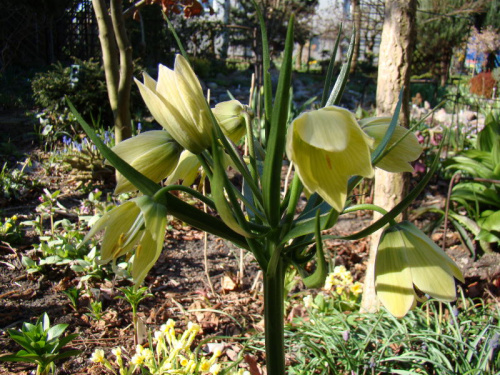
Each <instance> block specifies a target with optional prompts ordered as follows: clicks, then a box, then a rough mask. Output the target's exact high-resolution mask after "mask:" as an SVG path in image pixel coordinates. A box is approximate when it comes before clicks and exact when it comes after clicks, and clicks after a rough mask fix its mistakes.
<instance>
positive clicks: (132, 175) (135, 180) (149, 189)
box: [66, 98, 160, 196]
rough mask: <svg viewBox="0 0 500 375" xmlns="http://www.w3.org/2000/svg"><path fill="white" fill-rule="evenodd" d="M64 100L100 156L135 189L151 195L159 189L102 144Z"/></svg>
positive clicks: (72, 107) (71, 105) (71, 106)
mask: <svg viewBox="0 0 500 375" xmlns="http://www.w3.org/2000/svg"><path fill="white" fill-rule="evenodd" d="M66 102H67V103H68V106H69V108H70V110H71V112H72V113H73V115H74V116H75V118H76V120H77V121H78V123H79V124H80V125H81V126H82V128H83V129H84V130H85V133H87V135H88V136H89V138H90V139H91V140H92V142H94V144H95V145H96V147H97V148H98V149H99V151H100V152H101V154H102V156H104V157H105V158H106V159H107V160H108V161H109V162H110V163H111V165H113V167H115V168H116V169H117V170H118V172H120V173H121V174H122V175H123V176H125V178H126V179H128V180H129V181H130V182H131V183H132V184H133V185H134V186H135V187H136V188H137V189H139V190H140V191H141V192H142V193H143V194H145V195H150V196H153V195H154V194H155V193H156V192H157V191H158V190H159V189H160V186H159V185H158V184H156V183H155V182H153V181H151V180H150V179H149V178H147V177H146V176H144V175H143V174H142V173H141V172H139V171H138V170H136V169H135V168H134V167H132V166H131V165H130V164H128V163H127V162H125V161H124V160H123V159H122V158H121V157H119V156H118V155H116V154H115V153H114V152H113V151H112V150H111V149H110V148H109V147H108V146H106V145H105V144H104V142H103V141H102V140H101V139H100V138H99V137H98V136H97V134H96V133H95V132H94V130H93V129H92V128H91V127H90V125H89V124H87V122H86V121H85V120H84V119H83V118H82V116H80V114H79V113H78V111H77V110H76V109H75V107H74V106H73V103H71V101H70V100H69V99H68V98H66Z"/></svg>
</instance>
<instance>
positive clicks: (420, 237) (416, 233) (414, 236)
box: [399, 221, 465, 282]
mask: <svg viewBox="0 0 500 375" xmlns="http://www.w3.org/2000/svg"><path fill="white" fill-rule="evenodd" d="M399 227H401V228H403V229H404V231H405V234H406V236H407V237H408V238H409V239H410V240H411V241H414V243H417V241H421V242H418V243H419V245H420V246H426V247H427V248H428V251H427V253H429V254H430V253H433V254H434V255H431V256H433V257H434V256H436V257H437V259H439V263H440V264H446V265H447V266H448V270H449V274H450V275H452V276H454V277H455V278H456V279H457V280H460V281H461V282H465V279H464V276H463V274H462V271H460V269H459V268H458V266H457V264H456V263H455V262H454V261H453V260H452V259H451V258H450V257H449V256H448V255H447V254H446V253H445V252H444V251H443V250H442V249H441V248H440V247H439V246H438V245H436V244H435V243H434V241H432V240H431V239H430V238H429V237H428V236H427V235H425V233H424V232H422V231H421V230H420V229H418V228H417V227H416V226H415V225H413V224H412V223H410V222H409V221H403V222H402V223H400V224H399Z"/></svg>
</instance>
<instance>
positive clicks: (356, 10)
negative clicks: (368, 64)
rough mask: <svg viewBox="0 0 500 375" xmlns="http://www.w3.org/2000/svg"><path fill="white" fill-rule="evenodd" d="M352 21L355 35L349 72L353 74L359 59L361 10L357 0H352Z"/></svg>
mask: <svg viewBox="0 0 500 375" xmlns="http://www.w3.org/2000/svg"><path fill="white" fill-rule="evenodd" d="M352 21H353V24H354V28H355V30H354V32H355V36H354V51H353V54H352V62H351V69H350V74H353V73H354V72H355V71H356V67H357V66H358V59H359V43H360V41H361V10H360V7H359V0H352Z"/></svg>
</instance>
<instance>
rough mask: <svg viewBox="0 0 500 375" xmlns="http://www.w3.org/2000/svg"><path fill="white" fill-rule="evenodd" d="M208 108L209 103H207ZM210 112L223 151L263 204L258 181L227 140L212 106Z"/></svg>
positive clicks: (233, 145) (232, 144)
mask: <svg viewBox="0 0 500 375" xmlns="http://www.w3.org/2000/svg"><path fill="white" fill-rule="evenodd" d="M207 106H208V103H207ZM208 110H209V115H210V118H211V119H212V123H213V125H214V130H215V134H216V135H217V138H218V140H219V141H220V143H221V144H222V146H223V149H224V150H225V151H226V152H227V154H228V155H229V157H230V158H231V160H232V161H233V163H234V166H235V167H236V169H237V170H238V171H239V172H240V173H241V175H242V176H243V179H244V180H245V181H246V182H247V183H248V186H249V187H250V189H252V193H253V194H254V196H255V198H256V199H257V200H258V201H259V202H262V193H261V191H260V189H259V187H258V186H257V183H256V181H255V180H254V179H253V178H252V175H251V173H250V171H249V170H248V168H247V166H246V165H245V161H244V160H243V159H242V158H241V155H240V154H239V152H238V150H237V148H236V146H235V144H234V143H233V142H231V141H230V140H229V139H227V138H226V136H225V135H224V133H223V132H222V129H221V128H220V126H219V123H218V122H217V119H216V118H215V115H214V114H213V112H212V110H211V109H210V106H208Z"/></svg>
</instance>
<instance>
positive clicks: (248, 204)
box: [231, 184, 267, 223]
mask: <svg viewBox="0 0 500 375" xmlns="http://www.w3.org/2000/svg"><path fill="white" fill-rule="evenodd" d="M231 185H232V184H231ZM232 187H233V190H234V193H235V194H236V195H237V196H238V198H239V199H241V202H242V203H243V204H244V205H245V206H246V207H247V209H250V210H251V211H252V212H253V213H254V214H255V216H257V217H258V218H259V219H260V220H261V221H262V222H264V223H265V222H266V221H267V219H266V217H265V215H264V214H263V213H262V212H261V211H259V210H258V209H257V207H255V205H254V204H252V203H251V202H250V201H249V200H248V199H247V198H245V196H244V195H243V193H242V192H241V191H239V190H238V189H237V188H236V186H234V185H232Z"/></svg>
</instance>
